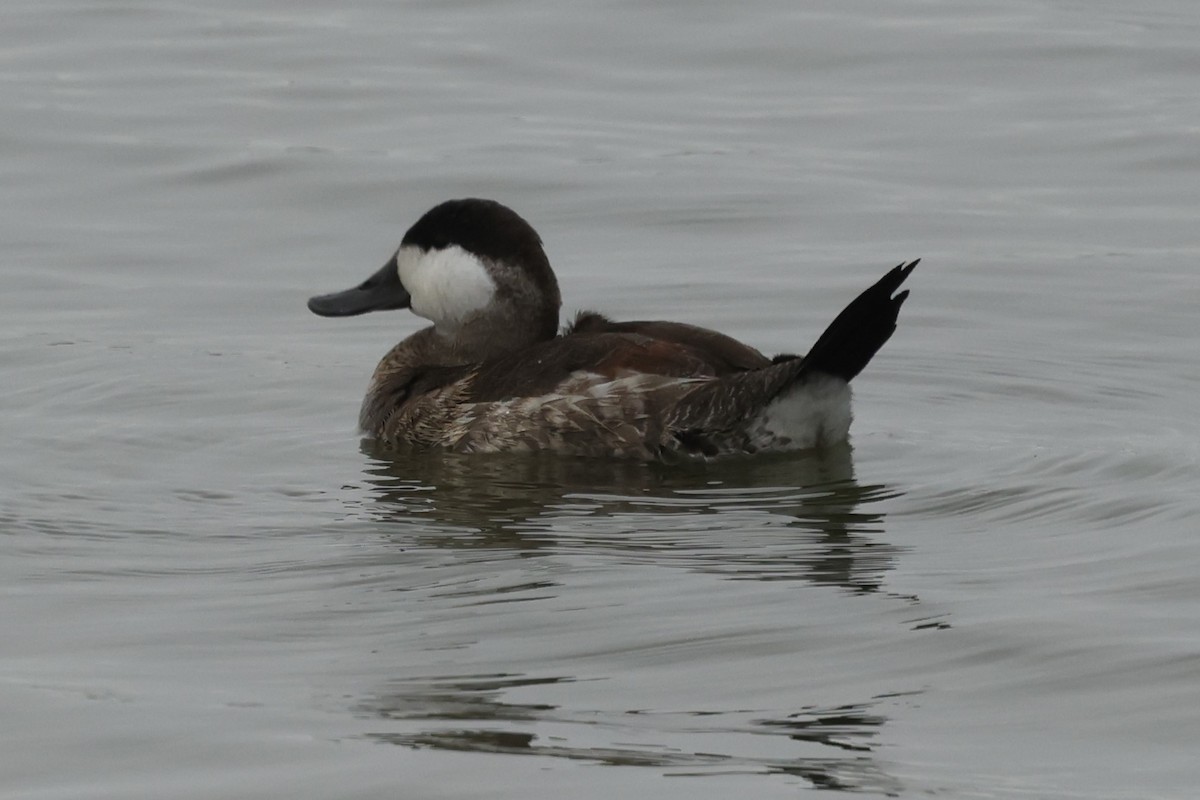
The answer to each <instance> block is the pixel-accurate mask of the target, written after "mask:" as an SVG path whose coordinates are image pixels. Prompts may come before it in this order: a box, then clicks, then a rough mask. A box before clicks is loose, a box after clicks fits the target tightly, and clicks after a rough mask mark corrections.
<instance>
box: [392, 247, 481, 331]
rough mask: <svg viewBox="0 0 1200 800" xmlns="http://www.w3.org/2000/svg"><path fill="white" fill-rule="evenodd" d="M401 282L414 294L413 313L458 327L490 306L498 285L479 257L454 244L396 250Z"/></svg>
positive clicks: (438, 323) (448, 325)
mask: <svg viewBox="0 0 1200 800" xmlns="http://www.w3.org/2000/svg"><path fill="white" fill-rule="evenodd" d="M396 269H397V271H398V272H399V273H400V282H401V283H402V284H404V288H405V289H406V290H407V291H408V293H409V295H411V296H412V305H411V308H412V310H413V313H415V314H417V315H418V316H422V317H424V318H425V319H427V320H430V321H432V322H433V324H434V325H436V326H438V327H439V328H457V327H458V326H459V325H461V324H462V322H463V321H464V320H465V319H466V318H467V317H469V316H470V315H471V314H473V313H475V312H476V311H482V310H483V309H485V308H487V307H488V306H489V305H491V302H492V298H493V297H494V296H495V294H496V284H495V282H494V281H493V280H492V277H491V276H490V275H488V272H487V270H486V269H485V268H484V266H483V262H481V261H480V260H479V259H478V258H476V257H475V256H474V255H473V254H471V253H468V252H467V251H466V250H464V249H462V248H461V247H459V246H457V245H454V246H452V247H447V248H445V249H443V250H429V251H423V250H421V249H420V248H419V247H411V246H404V247H401V248H400V249H399V250H398V251H397V252H396Z"/></svg>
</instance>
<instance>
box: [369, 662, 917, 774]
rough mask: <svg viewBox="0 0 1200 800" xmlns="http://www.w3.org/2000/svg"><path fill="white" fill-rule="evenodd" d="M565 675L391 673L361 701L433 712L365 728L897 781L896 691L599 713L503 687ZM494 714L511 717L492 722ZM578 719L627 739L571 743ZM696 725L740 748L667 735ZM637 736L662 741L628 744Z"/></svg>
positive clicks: (586, 753)
mask: <svg viewBox="0 0 1200 800" xmlns="http://www.w3.org/2000/svg"><path fill="white" fill-rule="evenodd" d="M563 680H564V679H558V678H549V679H540V680H538V679H530V678H527V677H522V676H517V675H504V674H499V675H477V676H459V677H457V678H452V679H450V678H448V679H445V680H443V681H430V682H422V681H405V682H397V684H396V685H394V686H392V687H390V691H389V692H388V693H384V694H382V695H380V696H378V697H374V698H372V699H371V700H370V701H368V702H366V703H364V704H363V707H362V708H360V709H359V710H360V711H368V712H370V713H373V714H376V715H378V716H379V717H381V718H384V719H387V720H390V721H394V722H399V723H403V722H405V721H414V720H415V721H422V722H426V723H428V722H436V725H435V726H432V727H423V729H422V730H420V731H417V732H405V733H398V732H392V733H376V734H371V735H370V738H372V739H375V740H377V741H380V742H386V743H389V744H396V745H401V746H404V747H411V748H414V749H434V750H452V751H459V752H472V753H501V754H511V755H527V756H528V755H540V756H548V757H554V758H565V759H571V760H577V761H587V762H592V763H598V764H606V765H609V766H623V767H655V768H659V769H664V770H666V771H668V772H669V774H672V775H706V774H711V775H729V774H739V773H740V774H763V775H770V774H786V775H794V776H797V777H800V778H803V779H804V780H806V781H808V782H809V783H810V784H811V785H812V786H814V787H816V788H821V789H840V790H845V791H853V792H863V791H871V792H879V793H882V794H887V795H896V794H898V793H899V792H900V790H901V788H902V787H901V785H900V783H899V782H898V781H897V780H896V779H895V778H894V777H893V776H891V775H889V774H888V773H887V772H886V771H885V770H884V769H882V768H881V766H880V765H879V764H877V763H876V761H875V759H874V758H873V753H874V751H875V749H876V747H877V743H876V737H877V735H878V733H879V729H880V728H881V727H882V726H883V724H884V723H885V722H886V721H887V717H886V716H884V715H883V714H882V713H880V710H881V707H882V706H884V705H885V704H886V703H888V702H890V701H891V700H892V699H893V697H894V696H879V697H874V698H871V700H869V701H868V702H866V703H862V704H853V705H842V706H837V707H832V708H820V707H812V706H810V707H805V708H802V709H801V710H800V711H798V712H795V713H792V714H787V715H785V716H782V717H772V716H762V715H759V714H756V713H755V712H752V711H744V710H738V711H729V712H720V711H717V712H714V711H695V712H650V711H636V710H635V711H625V712H623V713H617V714H611V713H610V714H606V715H604V716H603V717H599V716H598V715H596V714H579V713H575V714H572V713H570V712H568V711H567V710H566V709H563V708H559V707H556V706H553V705H540V704H513V703H507V702H505V701H504V699H503V695H504V692H505V691H506V690H508V689H511V688H517V687H525V686H531V685H535V684H537V683H557V682H561V681H563ZM434 709H436V711H434ZM431 711H432V712H433V713H431ZM497 723H501V724H504V723H507V724H509V725H511V726H513V727H507V728H505V727H497ZM467 725H474V726H478V727H466V726H467ZM579 726H586V729H587V730H588V731H589V733H588V734H587V736H586V737H585V738H586V739H589V740H594V739H595V738H596V735H597V733H598V732H599V731H602V730H603V729H609V730H610V731H611V732H612V733H613V734H614V737H612V738H615V739H617V740H619V741H621V742H624V744H620V745H616V744H613V745H610V746H600V747H597V746H595V745H594V744H589V745H585V744H583V743H576V742H574V740H575V739H576V738H577V737H576V736H574V735H573V731H575V730H579V729H581V728H579ZM514 728H515V729H514ZM534 728H536V731H538V732H535V731H534V730H533V729H534ZM698 730H702V732H703V735H704V736H705V737H706V738H708V737H713V736H719V737H721V739H722V740H723V741H725V742H726V743H728V744H729V745H730V750H737V751H739V752H740V753H742V754H741V755H733V754H732V753H729V754H727V753H720V752H712V751H711V750H706V751H704V752H698V751H694V750H689V749H688V748H686V747H679V746H676V745H674V744H668V742H673V741H674V740H676V739H678V738H681V737H682V738H683V739H686V738H687V737H688V736H691V735H695V734H696V733H697V732H698ZM618 734H619V735H618ZM759 737H786V738H788V739H790V740H792V741H793V742H795V743H797V749H798V750H800V752H802V753H806V754H805V755H796V756H792V757H785V758H778V757H774V758H773V757H768V756H762V755H754V753H756V752H758V751H759V750H762V749H766V750H771V749H775V748H774V747H773V746H771V745H770V744H768V745H767V746H766V747H763V748H760V747H757V746H756V745H755V742H756V741H757V740H758V738H759ZM633 740H637V741H641V742H647V741H656V740H657V741H661V742H662V743H661V744H658V745H657V746H646V745H642V746H637V745H633V744H629V742H631V741H633ZM829 751H833V753H835V754H830V753H829ZM809 753H811V754H809Z"/></svg>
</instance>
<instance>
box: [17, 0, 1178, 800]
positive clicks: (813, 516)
mask: <svg viewBox="0 0 1200 800" xmlns="http://www.w3.org/2000/svg"><path fill="white" fill-rule="evenodd" d="M0 13H2V18H3V25H2V26H0V65H2V69H0V107H2V108H3V109H4V112H3V116H4V125H3V127H2V128H0V179H2V181H3V187H4V191H3V192H0V246H2V247H3V258H2V260H0V276H2V277H3V288H4V291H3V293H2V294H0V332H2V338H0V370H2V371H0V375H2V376H3V381H2V383H0V442H2V445H0V796H3V797H5V798H10V797H11V798H38V799H39V800H41V799H42V798H99V797H111V798H122V799H123V800H125V799H128V798H164V797H169V798H213V797H236V798H296V797H306V798H307V797H312V798H380V797H403V798H410V797H411V798H485V797H486V798H523V799H527V798H611V797H618V796H621V797H654V798H660V797H662V798H674V797H682V798H688V799H689V800H695V798H698V797H705V798H708V797H712V798H728V797H738V796H741V797H755V798H759V797H764V798H765V797H795V796H797V795H809V794H816V793H817V792H821V791H839V790H843V791H848V792H856V793H861V794H863V795H867V796H885V795H886V796H899V797H928V796H935V797H948V798H977V797H987V798H1166V797H1170V798H1190V797H1194V796H1195V787H1196V785H1197V784H1200V767H1198V766H1197V760H1196V751H1197V743H1198V742H1200V582H1198V581H1197V579H1196V573H1197V570H1198V568H1200V537H1198V536H1197V534H1198V532H1200V492H1197V489H1198V488H1200V487H1198V481H1197V475H1198V471H1197V461H1198V452H1200V445H1198V442H1200V426H1198V424H1197V422H1196V415H1195V409H1196V397H1197V395H1198V394H1200V323H1198V321H1197V311H1198V309H1200V280H1198V278H1197V275H1196V264H1197V261H1198V260H1200V223H1198V221H1197V220H1198V219H1200V101H1197V97H1196V85H1197V84H1196V80H1197V74H1198V73H1200V10H1198V9H1197V8H1196V6H1195V4H1194V3H1192V2H1172V0H1147V2H1143V3H1138V4H1129V3H1117V2H1088V3H1082V2H1067V1H1066V0H1061V1H1059V2H1051V1H1050V0H1039V1H1030V2H1004V3H1001V2H988V1H987V0H985V1H984V2H978V3H951V2H945V0H931V1H928V2H898V3H897V2H889V3H885V2H858V3H845V2H832V1H829V2H812V3H803V4H799V3H794V2H791V1H790V0H788V1H787V2H785V1H784V0H751V1H750V2H745V3H736V4H734V3H711V2H709V3H704V2H700V3H697V2H690V3H684V2H663V3H658V4H653V5H645V4H640V3H615V2H614V3H607V4H595V3H586V2H557V1H556V2H550V1H549V0H521V1H519V2H507V3H487V2H479V1H477V0H463V1H462V2H434V1H433V0H427V2H416V3H409V4H399V3H391V2H381V1H380V0H374V1H372V0H363V1H362V2H348V3H340V4H334V3H315V2H305V3H294V2H284V0H252V2H242V1H241V0H239V1H238V2H234V1H233V0H213V1H212V2H206V3H200V4H173V3H160V2H157V1H155V2H151V1H150V0H123V1H114V2H107V1H104V2H83V0H58V1H52V2H46V1H45V0H38V2H33V1H32V0H10V2H7V3H6V4H5V6H4V9H3V11H2V12H0ZM463 195H477V196H485V197H494V198H496V199H499V200H501V201H503V202H505V203H507V204H509V205H511V206H513V207H514V208H516V209H517V210H518V211H520V212H521V213H522V214H523V215H524V216H526V217H527V218H528V219H529V220H531V221H532V222H533V224H534V225H535V226H536V227H537V228H538V230H539V231H540V233H541V234H542V237H543V239H544V240H545V241H546V245H547V249H548V251H549V254H550V256H551V259H552V260H553V262H554V263H555V265H556V268H557V270H558V273H559V279H560V282H561V284H562V286H563V289H564V296H565V305H566V307H567V309H569V310H574V309H578V308H583V307H588V308H598V309H603V310H604V311H606V312H608V313H611V314H613V315H614V316H617V317H624V318H645V317H659V318H662V317H666V318H672V319H679V320H684V321H690V322H696V323H700V324H705V325H710V326H713V327H717V328H719V329H722V330H725V331H727V332H729V333H732V334H734V335H736V336H739V337H741V338H743V339H745V340H747V341H749V342H751V343H753V344H755V345H757V346H759V347H761V348H762V349H763V350H765V351H768V352H778V351H797V350H803V349H804V348H805V347H807V345H808V344H809V343H810V342H811V341H812V340H813V339H814V338H815V336H816V335H817V334H818V333H819V332H820V330H821V329H822V327H823V326H824V325H825V324H826V323H827V322H829V321H830V319H831V318H832V317H833V315H834V314H835V313H836V312H837V311H838V310H839V309H840V308H841V306H842V304H844V303H845V302H846V301H847V300H849V299H850V298H851V297H852V296H853V295H854V294H855V293H856V292H857V291H859V290H860V289H861V288H863V287H865V286H866V285H867V284H868V283H870V282H871V281H873V280H875V278H877V277H878V276H879V275H881V274H882V272H883V271H884V270H885V269H887V268H888V267H891V266H893V265H894V264H896V263H898V262H899V261H901V260H902V259H909V258H914V257H918V256H920V257H923V258H924V259H925V260H924V261H923V263H922V265H921V266H920V267H919V268H918V270H917V272H915V273H914V275H913V276H912V278H911V280H910V284H911V289H912V296H911V298H910V299H909V301H908V303H907V304H906V306H905V308H904V313H903V316H902V319H901V324H900V329H899V330H898V332H897V333H896V335H895V337H894V338H893V339H892V341H891V342H889V343H888V345H887V346H886V347H885V348H884V350H883V351H882V352H881V353H880V354H879V356H878V357H877V359H876V361H875V362H873V363H872V364H871V365H870V367H868V369H867V371H866V372H864V374H863V375H862V376H861V377H860V378H859V379H858V380H857V381H856V382H855V388H856V406H855V410H856V420H855V424H854V427H853V429H852V446H851V447H846V448H842V449H838V450H835V451H832V452H828V453H823V454H817V455H811V454H810V455H800V456H793V457H788V458H775V459H760V460H752V461H737V462H732V463H727V464H720V465H715V466H710V467H707V468H686V469H678V468H676V469H667V468H661V467H646V466H641V465H628V464H611V463H601V462H588V461H570V460H556V459H553V458H544V459H542V458H533V459H530V458H525V459H513V458H453V457H445V456H436V455H431V456H428V457H411V456H410V457H406V458H404V459H398V460H397V459H394V458H392V457H391V456H390V455H389V454H388V453H386V452H382V451H378V450H376V449H374V448H373V447H372V446H371V445H370V444H369V443H363V442H361V441H360V438H359V437H358V435H357V433H356V432H355V430H354V420H355V417H356V413H357V405H358V401H359V399H360V397H361V393H362V391H363V389H364V387H365V383H366V379H367V376H368V375H369V373H370V370H371V369H372V368H373V366H374V363H375V361H376V360H377V359H378V358H379V357H380V355H382V353H383V352H384V351H385V350H386V349H387V348H388V347H389V346H390V345H391V344H392V343H394V342H395V341H396V340H398V339H399V338H400V337H401V336H403V335H405V334H407V333H409V332H411V331H413V330H415V329H416V327H417V326H418V325H419V324H420V322H419V321H418V320H417V319H416V318H415V317H413V316H411V315H408V314H404V313H396V314H390V315H368V316H366V317H361V318H355V319H348V320H325V319H319V318H317V317H315V316H312V315H311V314H309V313H308V312H307V311H306V310H305V308H304V301H305V299H306V298H307V297H308V296H309V295H310V294H315V293H318V292H323V291H329V290H333V289H339V288H343V287H345V286H348V285H350V284H352V283H355V282H357V281H359V280H361V279H363V278H365V277H366V276H367V275H369V274H370V273H371V272H372V271H374V270H375V269H376V268H377V267H378V266H379V265H380V264H382V263H383V261H384V260H385V259H386V258H387V257H388V256H389V255H390V253H391V251H392V249H393V248H394V247H395V245H396V244H397V242H398V241H399V238H400V236H401V235H402V234H403V231H404V229H405V228H406V227H407V225H408V224H409V223H411V222H412V221H413V220H415V218H416V217H417V216H418V215H419V214H420V213H422V212H423V211H424V210H426V209H427V208H428V207H430V206H431V205H433V204H434V203H436V202H438V201H440V200H443V199H446V198H450V197H457V196H463Z"/></svg>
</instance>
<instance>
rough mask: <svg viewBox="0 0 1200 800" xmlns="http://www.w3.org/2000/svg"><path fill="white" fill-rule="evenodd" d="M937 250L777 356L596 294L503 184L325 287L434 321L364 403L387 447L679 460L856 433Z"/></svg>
mask: <svg viewBox="0 0 1200 800" xmlns="http://www.w3.org/2000/svg"><path fill="white" fill-rule="evenodd" d="M919 261H920V259H917V260H914V261H909V262H907V263H903V262H902V263H901V264H899V265H897V266H896V267H894V268H893V269H891V270H889V271H888V272H887V273H886V274H885V275H884V276H883V277H882V278H881V279H879V280H878V281H877V282H876V283H874V284H873V285H872V286H870V287H869V288H868V289H866V290H865V291H864V292H862V293H861V294H860V295H858V296H857V297H856V298H855V299H854V300H852V301H851V302H850V304H849V305H847V306H846V307H845V309H843V310H842V312H841V313H840V314H838V315H837V317H836V318H835V319H834V320H833V322H832V323H831V324H830V325H829V326H828V327H827V328H826V329H825V331H824V332H823V333H822V334H821V335H820V336H819V337H818V338H817V339H816V341H815V343H814V344H813V345H812V347H810V348H809V350H808V352H807V353H806V354H804V355H802V356H801V355H792V354H786V353H785V354H780V355H776V356H774V357H768V356H766V355H764V354H763V353H761V352H760V351H759V350H757V349H755V348H754V347H751V346H750V345H747V344H743V343H742V342H740V341H738V340H737V339H734V338H733V337H731V336H728V335H726V334H723V333H719V332H717V331H714V330H710V329H708V328H704V327H700V326H697V325H692V324H687V323H683V322H668V321H658V320H644V321H616V320H614V319H612V318H610V317H608V316H606V315H604V314H601V313H599V312H595V311H581V312H579V313H578V314H576V316H575V317H574V319H573V320H572V321H571V322H570V323H569V324H568V325H566V326H565V327H563V328H561V329H560V328H559V313H560V310H561V306H562V297H561V294H560V291H559V287H558V280H557V278H556V277H555V274H554V270H553V269H552V268H551V266H550V261H549V259H548V257H547V256H546V252H545V250H544V248H543V245H542V239H541V237H540V236H539V235H538V233H537V232H536V231H535V230H534V228H533V226H532V225H530V224H529V223H528V222H526V221H525V219H524V218H522V217H521V216H520V215H518V214H517V213H516V212H515V211H513V210H512V209H510V208H509V207H507V206H505V205H503V204H501V203H499V202H496V201H494V200H486V199H481V198H464V199H457V200H448V201H445V202H442V203H440V204H439V205H436V206H434V207H433V208H432V209H430V210H429V211H427V212H426V213H425V214H424V215H423V216H421V217H420V218H419V219H418V220H417V221H416V223H414V224H413V225H412V226H411V227H410V228H409V229H408V231H407V232H406V233H405V234H404V237H403V238H402V239H401V241H400V246H399V247H398V248H397V249H396V251H395V252H394V253H393V255H392V256H391V258H389V259H388V261H387V263H385V264H384V265H383V267H382V268H380V269H379V270H378V271H377V272H375V273H374V274H373V275H371V277H369V278H367V279H366V280H365V281H363V282H362V283H361V284H359V285H357V286H355V287H353V288H351V289H347V290H345V291H340V292H333V293H331V294H323V295H318V296H315V297H312V298H310V299H309V301H308V308H309V310H310V311H312V312H313V313H315V314H318V315H320V316H323V317H347V316H354V315H358V314H364V313H367V312H371V311H386V310H396V309H408V310H410V311H411V312H413V313H414V314H416V315H417V316H419V317H423V318H424V319H426V320H428V321H429V322H430V323H432V324H431V325H429V326H427V327H424V328H422V329H420V330H418V331H416V332H415V333H412V334H411V335H409V336H407V337H406V338H404V339H403V340H402V341H400V343H399V344H397V345H395V346H394V347H392V348H391V350H389V351H388V352H387V354H386V355H384V356H383V358H382V359H381V360H380V361H379V364H378V365H377V366H376V367H375V371H374V373H373V374H372V376H371V379H370V383H369V385H368V388H367V393H366V396H365V397H364V398H363V401H362V407H361V410H360V413H359V420H358V421H359V427H360V428H361V431H362V433H364V434H365V435H366V436H368V437H370V438H373V439H375V440H377V441H378V442H379V443H381V444H382V445H384V446H386V447H390V448H396V449H403V448H416V449H442V450H446V451H451V452H455V453H500V452H504V453H522V452H530V453H531V452H543V451H544V452H550V453H556V454H561V455H564V456H581V457H599V458H618V459H637V460H641V461H660V462H671V461H678V460H685V459H701V460H707V459H714V458H721V457H726V456H736V455H751V454H756V453H765V452H786V451H799V450H811V449H820V448H828V447H832V446H835V445H839V444H840V443H843V442H845V441H846V440H847V436H848V433H849V429H850V422H851V418H852V414H851V392H850V381H851V380H853V379H854V378H855V377H856V376H857V375H858V374H859V373H860V372H861V371H862V369H863V368H864V367H865V366H866V365H867V363H868V362H870V361H871V359H872V358H873V357H874V355H875V353H876V352H878V350H879V349H880V348H881V347H882V346H883V344H884V343H885V342H887V341H888V339H889V338H890V337H891V336H892V333H893V332H894V331H895V330H896V322H897V318H898V315H899V312H900V307H901V305H902V304H903V303H904V301H905V300H906V299H907V297H908V290H907V289H906V290H904V291H898V289H899V287H900V285H901V284H902V283H903V282H904V281H905V279H906V278H908V276H909V274H910V273H911V272H912V270H913V269H914V268H915V267H916V265H917V264H918V263H919Z"/></svg>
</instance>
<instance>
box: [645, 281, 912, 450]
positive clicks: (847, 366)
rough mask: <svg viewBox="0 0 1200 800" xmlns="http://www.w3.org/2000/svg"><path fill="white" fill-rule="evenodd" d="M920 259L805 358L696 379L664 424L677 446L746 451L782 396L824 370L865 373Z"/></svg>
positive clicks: (845, 375) (857, 305) (859, 304)
mask: <svg viewBox="0 0 1200 800" xmlns="http://www.w3.org/2000/svg"><path fill="white" fill-rule="evenodd" d="M919 261H920V259H917V260H916V261H910V262H909V263H908V264H900V265H899V266H897V267H896V268H895V269H893V270H891V271H890V272H888V273H887V274H886V275H884V276H883V278H881V279H880V280H879V281H878V282H877V283H876V284H875V285H874V286H872V287H871V288H870V289H867V290H866V291H865V292H863V293H862V294H860V295H859V296H858V297H856V298H855V299H854V301H853V302H851V303H850V305H848V306H846V308H845V309H843V310H842V313H840V314H838V315H837V319H835V320H834V321H833V322H832V323H831V324H830V326H829V327H828V328H826V329H825V332H824V333H822V334H821V336H820V338H818V339H817V342H816V344H814V345H813V346H812V349H811V350H810V351H809V352H808V355H806V356H804V357H803V358H794V357H792V358H786V357H784V358H778V359H776V362H775V363H774V364H772V365H771V366H769V367H763V368H762V369H755V370H747V371H745V372H732V373H729V374H727V375H724V376H722V377H721V378H719V379H717V380H713V381H705V382H702V383H700V384H698V385H697V386H696V387H695V388H694V389H692V390H691V391H689V392H688V393H687V394H686V395H685V396H684V397H682V398H680V400H679V401H678V402H677V403H676V404H675V406H674V407H673V408H672V409H671V414H670V417H669V419H668V421H667V426H666V427H667V429H668V430H669V431H671V433H672V434H673V436H674V438H675V440H677V441H676V445H677V446H682V447H683V449H684V450H688V451H692V452H701V453H705V454H707V455H711V454H714V453H717V452H721V451H722V448H723V447H725V448H726V449H733V450H738V451H741V452H745V451H747V450H749V449H751V438H752V437H751V436H750V434H749V433H748V432H747V430H746V425H747V423H748V422H749V421H750V420H753V419H756V418H757V415H758V414H760V413H761V412H762V411H763V410H764V409H765V408H767V407H768V406H769V405H771V404H772V403H773V402H775V401H776V400H777V399H778V398H780V397H781V396H782V395H784V394H786V393H788V392H790V391H791V390H792V389H793V388H794V387H796V386H799V385H803V384H805V383H807V382H808V381H809V379H811V378H817V377H819V376H820V375H831V376H834V377H836V378H841V379H842V380H845V381H849V380H850V379H851V378H853V377H854V376H856V375H858V373H860V372H862V369H863V367H865V366H866V365H867V363H868V362H869V361H870V360H871V358H872V357H873V356H874V355H875V353H876V352H878V351H879V348H880V347H883V343H884V342H886V341H887V340H888V339H889V338H890V337H891V335H892V333H893V332H894V331H895V330H896V317H897V315H898V314H899V313H900V306H901V304H903V303H904V300H905V298H907V297H908V292H907V291H903V292H900V293H899V294H893V293H894V292H896V290H897V289H899V288H900V284H902V283H904V279H905V278H907V277H908V274H909V273H910V272H912V271H913V267H915V266H917V263H918V262H919ZM818 427H820V426H818Z"/></svg>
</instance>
